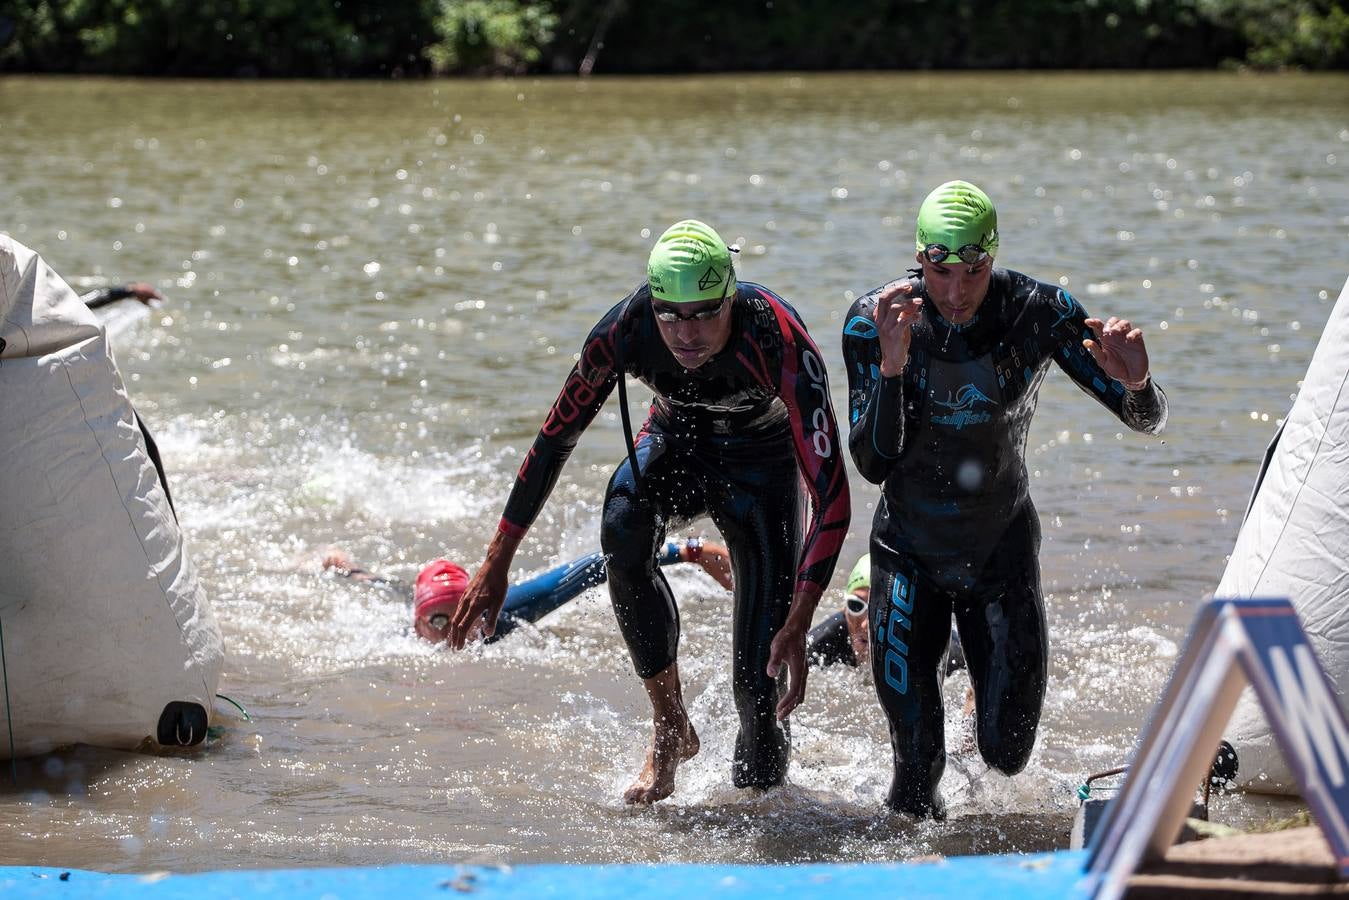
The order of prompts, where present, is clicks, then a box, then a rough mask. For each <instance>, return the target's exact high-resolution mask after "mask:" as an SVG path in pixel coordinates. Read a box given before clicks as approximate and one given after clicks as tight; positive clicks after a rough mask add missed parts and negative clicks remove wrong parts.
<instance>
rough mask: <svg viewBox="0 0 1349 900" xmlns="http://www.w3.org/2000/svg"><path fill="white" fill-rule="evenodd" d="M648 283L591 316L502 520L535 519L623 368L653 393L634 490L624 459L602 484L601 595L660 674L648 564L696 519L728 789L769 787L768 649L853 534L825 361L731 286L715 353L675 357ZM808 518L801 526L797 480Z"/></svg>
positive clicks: (768, 303)
mask: <svg viewBox="0 0 1349 900" xmlns="http://www.w3.org/2000/svg"><path fill="white" fill-rule="evenodd" d="M650 301H651V293H650V290H649V289H648V287H647V285H646V284H645V283H644V284H642V286H641V287H639V288H637V290H635V291H633V293H632V294H630V295H629V296H628V297H626V298H624V299H623V300H622V301H621V302H620V303H619V304H618V305H617V306H615V307H614V308H613V309H611V310H610V311H609V312H608V314H606V315H605V316H604V318H603V319H601V320H600V322H599V324H597V325H596V326H595V327H594V329H593V330H592V331H591V332H590V336H589V337H588V338H587V339H586V342H585V346H584V347H583V348H582V350H581V359H580V361H579V362H578V363H577V364H576V366H575V367H574V368H573V369H572V371H571V374H570V375H569V376H568V377H567V381H566V384H565V385H564V386H563V388H562V392H561V394H559V395H558V398H557V402H556V403H554V405H553V409H552V411H551V412H550V413H549V415H548V419H547V421H545V422H544V425H543V428H542V430H541V431H540V432H539V436H538V438H537V439H536V440H535V441H534V446H533V448H532V449H531V450H530V451H529V455H528V456H527V457H526V459H525V462H524V464H523V465H522V466H521V468H520V474H519V477H518V479H517V481H516V484H515V487H514V489H513V490H512V492H511V496H510V499H509V500H508V501H507V503H506V511H505V513H504V514H503V517H502V521H501V528H502V530H503V531H506V532H507V533H515V534H519V533H522V532H523V531H524V530H525V529H526V528H528V527H529V526H530V524H531V523H532V522H533V521H534V517H535V516H536V515H537V514H538V512H539V509H540V508H541V507H542V505H543V502H544V500H545V499H546V498H547V496H548V493H549V491H551V490H552V487H553V484H554V482H556V480H557V477H558V473H559V472H560V471H561V469H562V466H563V464H564V463H565V462H566V460H567V457H568V456H569V455H570V453H571V451H572V448H574V447H575V446H576V442H577V440H578V439H579V438H580V436H581V433H582V432H583V431H584V430H585V428H586V426H587V425H589V424H590V422H591V421H592V420H593V419H594V418H595V415H596V414H597V413H598V412H599V410H600V407H601V406H602V405H603V404H604V400H605V398H606V397H608V396H609V392H610V391H612V390H613V388H614V385H615V384H617V382H618V378H619V363H618V360H622V368H623V371H624V372H625V373H627V374H628V375H631V376H633V377H635V378H637V379H638V380H639V381H641V382H642V383H643V384H645V385H646V386H647V387H649V388H651V390H652V391H654V392H655V399H654V400H653V401H652V404H651V412H650V416H649V418H648V419H647V421H646V425H645V426H644V427H643V428H642V431H641V434H640V435H639V436H638V438H637V447H636V459H637V461H638V465H639V466H640V467H641V490H640V491H638V489H637V487H636V484H635V482H634V478H633V473H632V467H631V463H630V462H629V461H624V462H623V463H622V465H620V466H619V467H618V470H617V471H616V472H615V473H614V476H613V478H612V479H611V480H610V482H609V489H608V492H607V494H606V495H605V501H604V519H603V525H602V527H601V534H600V541H601V546H602V548H603V550H604V552H605V553H606V554H607V555H608V556H609V593H610V596H611V597H612V598H613V604H614V612H615V613H616V615H617V617H618V624H619V628H620V630H621V631H622V633H623V638H624V640H625V641H626V642H627V645H628V650H629V652H630V653H631V654H632V659H633V665H634V667H635V668H636V670H637V674H638V675H639V676H640V677H642V678H644V679H645V678H650V677H652V676H654V675H656V674H658V673H659V672H661V671H663V670H664V669H666V668H668V667H669V666H670V665H671V664H672V663H673V662H674V661H675V658H676V651H677V648H678V643H679V612H678V609H677V608H676V606H675V602H674V597H673V596H672V595H671V593H670V587H669V584H668V583H667V582H666V581H665V577H664V576H663V575H662V574H661V573H660V571H659V569H658V568H657V566H656V562H655V559H656V556H657V550H658V549H659V548H660V546H661V545H662V543H663V542H664V540H665V533H666V529H667V528H669V527H671V526H677V525H679V524H680V523H683V522H686V521H688V520H691V519H693V518H695V517H698V516H702V515H707V516H709V517H710V518H711V519H712V521H713V523H714V524H715V525H716V526H717V529H718V530H719V531H720V532H721V534H722V537H723V538H724V539H725V540H726V543H727V545H728V546H729V548H730V552H731V566H732V569H733V572H734V576H735V611H734V614H733V619H734V631H733V638H732V641H733V646H734V654H735V657H734V665H733V670H734V678H733V683H734V692H735V701H736V708H737V709H738V711H739V713H740V726H741V727H740V735H739V737H738V739H737V740H736V752H735V761H734V764H733V767H732V776H733V780H734V782H735V784H736V785H737V786H741V787H745V786H756V787H766V786H769V785H773V784H778V783H780V782H781V781H782V778H783V776H784V775H785V773H786V766H787V749H788V745H787V736H786V734H785V732H784V731H783V729H782V727H781V726H780V725H779V724H778V723H777V721H776V719H775V717H774V710H775V707H776V704H777V694H778V691H777V684H776V683H775V682H774V680H773V679H771V678H769V677H768V675H767V673H766V672H765V669H766V667H767V665H768V656H769V645H770V643H771V641H772V639H773V636H774V635H776V634H777V632H778V630H779V629H780V628H781V627H782V624H783V622H784V621H785V619H786V616H787V611H788V609H789V607H790V605H791V601H792V597H793V594H795V593H804V594H806V595H808V596H810V597H811V598H812V599H814V598H818V596H819V594H820V592H821V591H822V590H823V588H824V587H825V585H827V584H828V582H829V578H830V576H831V575H832V574H833V571H834V565H835V563H836V562H837V561H838V553H839V549H840V548H841V546H842V544H843V538H844V535H845V533H846V532H847V529H848V519H849V507H848V484H847V475H846V471H845V468H844V463H843V457H842V448H841V446H840V435H839V433H838V427H837V424H836V423H835V419H834V413H833V409H832V406H831V404H830V401H829V385H828V381H827V379H826V377H825V370H824V361H823V357H822V356H821V355H820V352H819V350H818V348H816V346H815V343H814V342H813V341H812V340H811V339H810V336H809V335H808V334H807V333H806V328H805V325H804V324H803V323H802V321H801V318H800V316H798V315H797V313H796V311H795V310H794V309H792V307H791V306H789V305H788V304H787V303H786V302H785V301H784V300H782V298H780V297H778V296H777V295H775V294H773V293H772V292H771V291H769V290H767V289H766V288H763V287H761V286H759V285H757V284H750V283H747V282H741V283H740V285H739V286H738V289H737V292H736V295H735V297H734V300H733V301H732V308H731V313H730V314H731V315H732V316H734V321H733V323H732V330H731V337H730V340H729V341H728V342H727V344H726V346H725V347H724V348H723V349H722V350H721V351H720V352H719V353H717V354H716V355H715V356H714V357H712V358H711V359H710V360H708V361H707V362H705V363H703V364H702V365H701V366H699V367H698V368H696V369H686V368H684V367H683V366H682V365H680V364H679V362H678V361H677V360H676V359H675V358H674V356H673V355H672V354H671V353H670V351H669V349H668V348H667V347H666V345H665V342H664V340H663V339H662V338H661V336H660V333H659V331H658V330H657V325H656V319H655V315H654V313H653V312H652V309H651V302H650ZM802 482H804V483H805V485H806V489H807V492H808V494H809V496H810V500H811V506H812V513H811V516H810V519H809V522H808V524H807V526H806V528H805V532H804V535H803V534H802V514H801V512H802V510H801V502H800V489H799V485H800V483H802Z"/></svg>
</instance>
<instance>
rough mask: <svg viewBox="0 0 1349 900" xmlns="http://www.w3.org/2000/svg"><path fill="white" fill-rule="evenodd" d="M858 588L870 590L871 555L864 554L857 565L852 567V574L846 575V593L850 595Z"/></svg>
mask: <svg viewBox="0 0 1349 900" xmlns="http://www.w3.org/2000/svg"><path fill="white" fill-rule="evenodd" d="M858 588H866V589H867V590H871V554H870V553H864V554H862V558H861V559H859V560H858V561H857V565H855V566H853V567H852V572H851V573H850V574H849V575H848V593H850V594H851V593H852V592H853V591H855V590H857V589H858Z"/></svg>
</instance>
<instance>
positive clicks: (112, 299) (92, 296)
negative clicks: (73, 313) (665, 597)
mask: <svg viewBox="0 0 1349 900" xmlns="http://www.w3.org/2000/svg"><path fill="white" fill-rule="evenodd" d="M133 293H134V292H133V291H132V290H131V287H130V286H129V285H125V284H123V285H118V286H117V287H108V288H99V289H98V290H96V291H90V292H89V293H87V294H81V295H80V300H82V301H84V305H85V306H87V307H89V308H90V309H98V308H99V307H100V306H107V305H108V304H109V303H116V302H117V301H118V300H124V299H126V298H127V297H130V296H131V295H132V294H133Z"/></svg>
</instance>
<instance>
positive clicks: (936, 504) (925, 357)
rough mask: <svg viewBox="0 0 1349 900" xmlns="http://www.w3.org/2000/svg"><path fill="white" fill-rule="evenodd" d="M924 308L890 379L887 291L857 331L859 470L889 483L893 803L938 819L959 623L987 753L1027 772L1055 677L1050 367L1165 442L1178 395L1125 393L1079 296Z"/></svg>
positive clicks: (1011, 275) (852, 360) (1027, 282)
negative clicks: (1042, 448) (1033, 441)
mask: <svg viewBox="0 0 1349 900" xmlns="http://www.w3.org/2000/svg"><path fill="white" fill-rule="evenodd" d="M912 282H913V284H914V287H915V291H914V293H915V295H916V296H922V297H924V298H925V302H924V304H923V309H922V316H921V318H920V320H919V321H918V322H917V323H916V324H915V325H914V326H913V340H912V343H911V345H910V349H909V361H908V363H907V364H906V366H905V368H904V372H903V374H902V375H899V376H895V377H893V378H883V377H881V375H880V362H881V350H880V342H879V341H878V340H877V335H876V322H875V311H876V297H877V295H878V294H879V293H880V291H881V290H882V288H878V289H876V290H875V291H872V292H871V293H869V294H867V295H866V296H864V297H862V298H860V299H859V300H857V301H856V302H855V303H854V304H853V306H852V308H851V309H850V310H849V312H848V319H847V322H846V323H845V324H844V327H843V357H844V362H845V364H846V365H847V367H848V405H849V409H850V413H851V422H852V430H851V433H850V435H849V448H850V450H851V452H852V456H853V461H854V462H856V464H857V468H858V471H860V472H861V473H862V475H863V477H865V478H866V479H867V480H868V481H870V482H873V483H875V484H883V485H884V490H883V491H882V494H881V499H880V502H879V503H878V504H877V507H876V516H875V520H874V522H873V524H872V532H871V602H870V609H869V615H870V617H871V620H870V624H871V634H872V649H871V665H872V673H873V675H874V676H875V677H874V681H875V683H876V693H877V695H878V696H879V698H880V701H881V706H882V707H883V708H884V710H885V714H886V716H887V717H888V719H889V721H890V737H891V743H892V745H893V749H894V764H895V777H894V781H893V783H892V784H891V788H890V796H889V801H888V802H889V803H890V805H891V806H893V807H895V808H896V809H899V810H902V811H905V812H909V813H913V814H916V815H920V816H926V815H937V816H940V815H941V813H942V810H941V803H940V798H938V797H937V796H936V788H937V782H938V781H939V780H940V778H941V774H942V770H943V768H944V767H945V765H946V753H945V743H944V738H943V734H942V695H941V678H940V674H939V670H940V667H941V661H942V657H943V655H944V653H945V652H946V646H947V638H948V635H949V633H950V625H951V616H952V613H954V615H955V619H956V626H957V628H958V629H959V632H960V640H961V643H962V644H963V647H964V653H965V661H966V664H967V665H968V667H969V672H970V679H971V681H972V683H973V685H974V690H975V697H976V701H977V705H978V713H977V721H976V728H977V736H978V743H979V750H980V753H981V754H982V755H983V757H984V759H985V760H986V761H987V762H988V763H989V764H990V765H992V766H994V767H996V768H997V769H999V770H1001V771H1003V772H1005V773H1007V774H1009V775H1010V774H1013V773H1015V772H1018V771H1020V770H1021V769H1022V767H1023V766H1025V764H1026V760H1027V759H1028V758H1029V756H1030V752H1031V748H1032V747H1033V746H1034V743H1035V731H1036V728H1037V727H1038V725H1039V721H1040V707H1041V703H1042V701H1043V699H1044V691H1045V681H1046V675H1047V671H1048V662H1047V652H1048V647H1047V633H1046V628H1045V616H1044V606H1043V600H1042V598H1041V595H1040V565H1039V560H1038V554H1039V550H1040V522H1039V518H1038V517H1037V515H1036V513H1035V507H1034V506H1033V505H1032V503H1031V499H1030V483H1029V479H1028V478H1027V475H1026V464H1025V451H1026V434H1027V431H1028V430H1029V428H1030V421H1031V415H1032V414H1033V413H1034V412H1035V403H1036V398H1037V395H1038V393H1039V389H1040V384H1041V382H1043V380H1044V377H1045V374H1046V372H1047V371H1048V369H1049V365H1050V361H1051V360H1052V361H1054V362H1056V363H1058V365H1059V367H1060V368H1061V369H1063V370H1064V371H1065V372H1067V373H1068V375H1069V377H1071V378H1072V379H1073V381H1075V382H1076V383H1077V385H1078V386H1079V387H1080V388H1082V390H1084V391H1086V392H1087V393H1088V394H1090V395H1091V396H1093V397H1095V398H1096V399H1097V400H1098V401H1100V403H1101V404H1102V405H1103V406H1105V407H1106V408H1107V409H1109V410H1110V411H1111V412H1112V413H1114V414H1115V416H1116V417H1118V418H1119V420H1120V421H1121V422H1123V423H1124V424H1125V425H1128V426H1129V427H1130V428H1132V429H1133V430H1135V431H1143V432H1148V433H1150V434H1156V433H1157V432H1159V431H1161V429H1162V426H1163V425H1164V424H1165V422H1166V398H1165V396H1164V395H1163V394H1162V392H1161V390H1159V389H1158V388H1157V387H1156V385H1154V384H1152V383H1151V381H1149V383H1148V384H1147V385H1146V386H1145V387H1144V388H1143V389H1142V390H1139V391H1128V390H1126V389H1125V388H1124V385H1122V384H1120V383H1119V382H1118V381H1115V380H1114V379H1112V378H1111V377H1110V376H1108V375H1106V374H1105V372H1104V371H1103V370H1102V369H1101V367H1100V366H1098V365H1097V364H1096V362H1095V360H1094V359H1092V356H1091V354H1090V353H1089V352H1088V351H1087V350H1086V348H1084V347H1083V346H1082V340H1083V338H1092V337H1093V335H1092V333H1091V332H1090V330H1089V329H1087V327H1086V325H1085V324H1083V323H1084V320H1085V319H1086V318H1087V314H1086V311H1085V310H1083V308H1082V306H1081V304H1079V303H1078V302H1077V301H1076V300H1074V299H1073V297H1072V296H1071V295H1069V294H1068V293H1067V292H1065V291H1063V290H1061V289H1059V288H1058V287H1055V286H1054V285H1050V284H1044V283H1042V282H1039V281H1035V280H1034V279H1032V278H1029V277H1027V276H1025V275H1022V274H1020V273H1019V272H1011V271H1008V270H1006V269H994V270H993V276H992V279H991V281H990V283H989V288H988V294H987V296H986V297H985V299H984V301H983V303H982V304H981V305H980V307H979V309H978V312H977V314H976V316H975V318H974V319H973V320H972V321H970V322H967V323H964V324H962V325H952V324H951V323H949V322H947V321H946V320H945V319H943V318H942V316H941V314H940V313H939V312H938V311H937V308H936V305H935V304H934V303H932V301H931V300H930V299H927V293H926V290H925V289H924V286H923V279H922V277H921V275H919V276H916V277H914V278H913V279H912Z"/></svg>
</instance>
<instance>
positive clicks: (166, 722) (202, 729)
mask: <svg viewBox="0 0 1349 900" xmlns="http://www.w3.org/2000/svg"><path fill="white" fill-rule="evenodd" d="M206 721H207V720H206V710H205V709H204V708H203V707H202V705H201V704H200V703H186V702H184V701H182V700H174V701H173V702H171V703H169V704H168V705H167V706H165V707H164V711H163V712H162V713H160V714H159V727H158V728H157V729H156V731H155V740H156V741H158V742H159V744H160V746H162V747H195V746H196V745H197V744H200V743H201V742H202V741H204V740H206Z"/></svg>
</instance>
